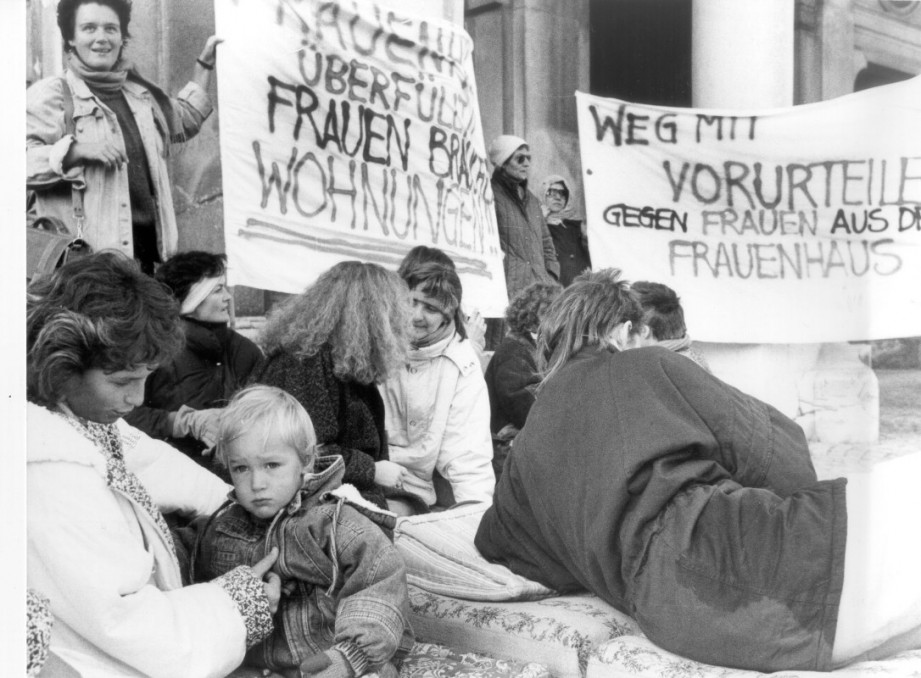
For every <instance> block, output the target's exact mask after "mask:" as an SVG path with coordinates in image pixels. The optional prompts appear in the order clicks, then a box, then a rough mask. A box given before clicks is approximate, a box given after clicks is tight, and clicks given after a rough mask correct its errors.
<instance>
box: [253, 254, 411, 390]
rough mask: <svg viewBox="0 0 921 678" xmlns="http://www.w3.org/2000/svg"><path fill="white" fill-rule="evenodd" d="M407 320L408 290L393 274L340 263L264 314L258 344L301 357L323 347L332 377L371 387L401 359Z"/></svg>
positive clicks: (372, 266)
mask: <svg viewBox="0 0 921 678" xmlns="http://www.w3.org/2000/svg"><path fill="white" fill-rule="evenodd" d="M410 318H411V307H410V304H409V290H408V288H407V287H406V284H405V283H404V282H403V281H402V280H401V279H400V278H399V276H397V274H396V273H392V272H390V271H387V270H385V269H384V268H382V267H380V266H378V265H377V264H368V263H362V262H359V261H344V262H342V263H339V264H336V265H335V266H333V267H332V268H330V269H329V270H328V271H326V272H325V273H323V274H322V275H321V276H320V277H319V278H318V279H317V281H316V282H315V283H314V284H313V285H311V286H310V287H308V288H307V289H306V290H305V291H304V292H303V293H302V294H300V295H298V296H296V297H292V298H291V299H289V300H287V301H286V302H284V303H283V304H282V305H281V306H279V307H278V308H277V309H274V310H273V311H272V312H271V313H270V314H269V317H268V320H267V321H266V326H265V329H264V331H263V334H262V345H263V347H264V348H265V351H266V353H271V352H272V351H275V350H278V349H281V350H286V351H290V352H292V353H294V354H295V355H298V356H302V357H309V356H312V355H315V354H316V353H318V352H319V351H320V349H321V348H322V347H323V346H324V345H328V346H329V347H330V350H331V352H332V359H333V371H334V373H335V374H336V376H337V377H339V378H340V379H350V380H353V381H357V382H360V383H362V384H370V383H372V382H379V381H382V380H383V379H384V378H385V377H386V376H387V374H388V373H389V372H390V370H392V369H393V368H394V367H396V366H398V365H401V364H402V363H403V361H404V360H405V358H406V350H407V347H408V345H409V326H410Z"/></svg>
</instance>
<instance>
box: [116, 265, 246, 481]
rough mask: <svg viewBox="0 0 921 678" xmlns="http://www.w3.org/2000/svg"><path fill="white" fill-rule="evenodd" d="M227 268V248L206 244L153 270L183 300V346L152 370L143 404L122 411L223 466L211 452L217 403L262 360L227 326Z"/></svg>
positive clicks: (201, 459) (202, 459)
mask: <svg viewBox="0 0 921 678" xmlns="http://www.w3.org/2000/svg"><path fill="white" fill-rule="evenodd" d="M225 272H226V259H225V257H224V255H222V254H213V253H211V252H201V251H190V252H181V253H179V254H176V255H173V256H172V257H171V258H170V259H168V260H167V261H166V262H165V263H164V264H163V265H162V266H160V268H159V269H157V273H156V276H155V277H156V278H157V280H159V281H160V282H161V283H163V284H164V285H166V286H167V287H168V288H170V290H171V291H172V292H173V296H175V297H176V299H177V300H178V302H179V304H180V309H179V314H180V315H181V316H182V327H183V332H184V334H185V346H184V348H183V349H182V351H181V352H180V353H179V355H178V356H176V358H174V359H173V360H172V362H170V363H168V364H165V365H160V366H159V367H158V368H157V369H156V370H154V372H153V373H152V374H151V375H150V377H148V379H147V384H146V386H145V390H144V404H143V405H142V406H141V407H137V408H135V409H134V410H133V411H132V412H131V413H130V414H129V415H128V416H126V417H125V420H126V421H128V423H130V424H131V425H132V426H134V427H135V428H139V429H140V430H142V431H144V432H145V433H146V434H147V435H149V436H151V437H153V438H159V439H161V440H166V441H167V442H169V443H171V444H172V445H173V446H174V447H177V448H179V449H180V450H181V451H182V452H184V453H185V454H187V455H188V456H190V457H191V458H192V459H194V460H195V461H197V462H198V463H199V464H201V465H202V466H205V467H206V468H209V469H211V470H213V471H218V470H219V467H217V466H215V465H214V464H213V463H212V459H211V456H210V452H211V448H212V446H213V445H214V442H215V439H214V436H215V433H216V430H217V428H216V426H217V416H218V414H219V413H220V411H221V410H220V408H222V407H223V406H224V405H225V404H226V403H227V402H228V401H229V400H230V398H231V396H232V395H233V394H234V393H235V392H236V391H237V390H238V389H239V388H240V387H242V386H244V385H245V384H246V383H247V381H248V380H249V377H250V375H251V374H253V373H254V372H255V370H256V369H257V368H258V367H259V366H260V365H261V364H262V362H263V356H262V351H260V350H259V347H258V346H256V344H254V343H253V342H252V341H250V340H249V339H247V338H246V337H244V336H243V335H241V334H239V333H237V332H235V331H234V330H232V329H230V327H228V323H229V322H230V292H229V290H228V289H227V285H226V276H225Z"/></svg>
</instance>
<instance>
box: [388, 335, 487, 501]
mask: <svg viewBox="0 0 921 678" xmlns="http://www.w3.org/2000/svg"><path fill="white" fill-rule="evenodd" d="M379 390H380V393H381V396H382V397H383V399H384V408H385V412H386V414H385V422H386V429H387V440H388V443H389V445H390V460H391V461H393V462H396V463H397V464H400V465H401V466H403V467H405V468H407V469H408V470H409V471H410V472H411V473H412V476H413V478H412V479H411V480H410V481H409V482H404V489H405V490H407V491H409V492H413V493H414V494H417V495H419V497H421V498H422V499H423V500H424V501H425V503H426V504H428V505H432V504H434V503H435V488H434V486H433V484H432V473H433V472H434V471H435V470H436V469H437V470H438V472H439V473H440V474H441V475H442V476H444V478H445V480H447V481H448V482H449V483H450V484H451V489H452V490H453V492H454V499H455V501H457V502H462V501H479V502H485V503H488V504H491V503H492V495H493V490H494V489H495V485H496V477H495V474H494V473H493V470H492V438H491V435H490V431H489V394H488V392H487V390H486V381H485V380H484V379H483V372H482V370H481V368H480V362H479V360H478V359H477V356H476V352H475V351H474V350H473V347H472V345H471V343H470V342H469V341H461V338H460V335H458V334H457V333H455V334H454V335H452V336H451V337H448V338H446V339H444V340H442V341H440V342H438V343H436V344H433V345H432V346H427V347H425V348H422V349H413V350H411V351H410V360H409V362H408V363H407V364H406V365H404V366H403V368H402V369H401V370H400V371H399V372H398V373H396V374H394V375H392V376H391V377H390V378H389V379H387V381H386V382H384V383H383V384H382V385H380V387H379Z"/></svg>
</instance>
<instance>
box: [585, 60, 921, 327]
mask: <svg viewBox="0 0 921 678" xmlns="http://www.w3.org/2000/svg"><path fill="white" fill-rule="evenodd" d="M576 96H577V104H578V115H579V138H580V145H581V154H582V169H583V179H584V182H585V185H584V188H585V201H586V208H587V226H588V237H589V243H590V248H591V255H592V263H593V265H594V266H595V267H596V268H601V267H607V266H614V267H617V268H621V269H622V270H623V271H624V275H625V277H626V278H627V279H629V280H631V281H637V280H651V281H655V282H662V283H665V284H666V285H669V286H670V287H673V288H674V289H675V290H676V291H677V292H678V293H679V295H680V297H681V300H682V305H683V306H684V309H685V317H686V320H687V324H688V327H689V331H690V334H691V335H692V336H693V337H694V338H695V339H699V340H705V341H717V342H732V343H744V342H756V343H772V342H777V343H797V342H829V341H850V340H870V339H883V338H891V337H905V336H917V335H921V77H919V78H914V79H912V80H909V81H906V82H903V83H898V84H895V85H888V86H886V87H880V88H876V89H873V90H868V91H865V92H860V93H857V94H851V95H848V96H845V97H841V98H838V99H834V100H830V101H826V102H822V103H816V104H809V105H804V106H795V107H790V108H784V109H776V110H769V111H759V112H746V111H728V110H702V109H684V108H666V107H657V106H645V105H638V104H632V103H627V102H624V101H618V100H615V99H603V98H599V97H593V96H590V95H586V94H582V93H577V95H576Z"/></svg>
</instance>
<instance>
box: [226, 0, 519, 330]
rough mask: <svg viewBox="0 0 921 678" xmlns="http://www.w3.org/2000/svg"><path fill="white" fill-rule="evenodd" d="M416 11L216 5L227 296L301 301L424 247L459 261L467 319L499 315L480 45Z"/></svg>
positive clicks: (501, 283)
mask: <svg viewBox="0 0 921 678" xmlns="http://www.w3.org/2000/svg"><path fill="white" fill-rule="evenodd" d="M412 6H413V5H412V3H404V4H403V5H401V7H402V8H409V10H411V9H412ZM409 10H405V9H400V10H397V9H391V8H388V7H387V6H386V5H383V4H380V3H374V2H371V1H370V0H368V1H366V0H360V1H359V0H355V1H348V2H345V1H343V2H320V1H319V0H216V24H217V34H218V35H220V36H221V37H222V38H224V39H225V42H224V44H222V45H221V46H220V48H219V55H218V62H219V64H218V87H219V93H220V123H221V164H222V171H223V182H224V223H225V236H226V249H227V255H228V260H229V277H230V282H231V283H232V284H242V285H248V286H251V287H256V288H262V289H270V290H277V291H282V292H292V293H296V292H300V291H302V290H303V289H304V288H305V287H306V286H307V285H309V284H310V283H312V282H313V281H314V280H315V279H316V278H317V276H319V274H320V273H322V272H323V271H325V270H327V269H328V268H329V267H330V266H332V265H334V264H336V263H338V262H340V261H344V260H347V259H359V260H362V261H369V262H374V263H379V264H381V265H383V266H385V267H387V268H391V269H395V268H396V267H397V265H398V264H399V262H400V261H401V259H402V258H403V256H404V255H405V254H406V252H407V251H408V250H409V249H411V248H412V247H414V246H416V245H427V246H432V247H438V248H441V249H443V250H444V251H445V252H447V253H448V254H449V255H450V256H451V257H452V259H454V261H455V263H456V264H457V268H458V272H459V273H460V276H461V279H462V281H463V285H464V298H465V306H468V307H469V308H478V309H479V310H480V311H482V312H483V314H484V315H501V314H502V312H503V311H504V308H505V305H506V293H505V279H504V275H503V269H502V259H501V250H500V248H499V241H498V234H497V230H496V219H495V212H494V208H493V203H492V192H491V189H490V186H489V170H488V168H487V165H486V154H485V150H484V143H483V134H482V130H481V127H480V114H479V107H478V104H477V95H476V86H475V83H474V78H473V61H472V56H471V53H472V47H473V46H472V42H471V40H470V37H469V36H468V35H467V34H466V33H465V32H464V31H463V30H462V29H461V28H459V27H457V26H454V25H453V24H451V23H449V22H446V21H443V20H440V19H432V18H425V17H422V16H420V15H418V14H417V15H413V14H408V13H406V11H409Z"/></svg>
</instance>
